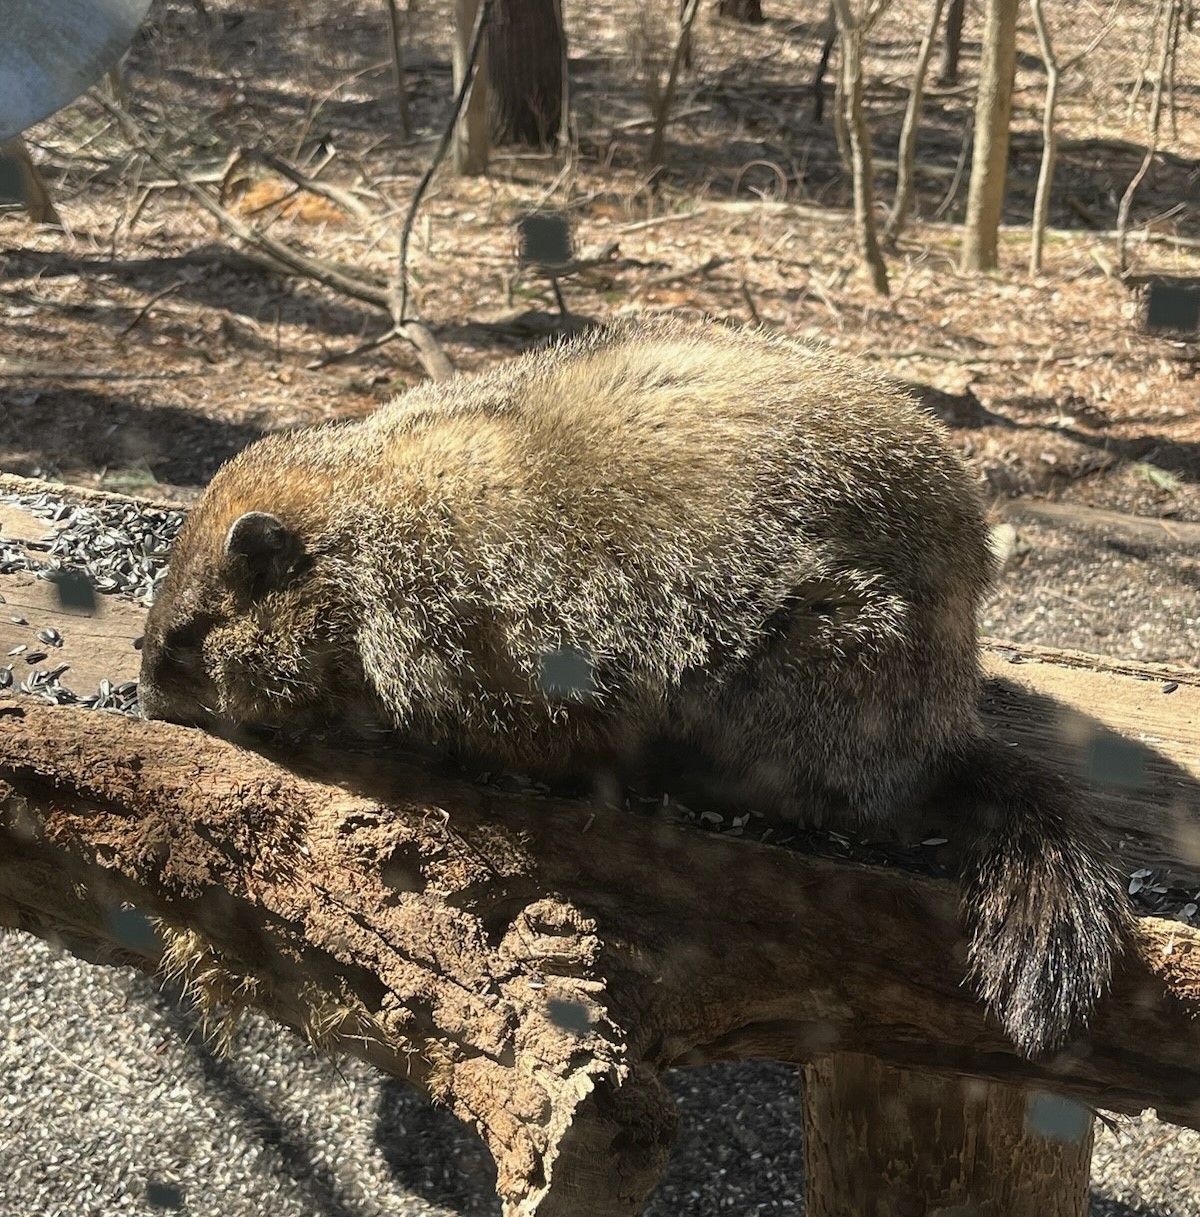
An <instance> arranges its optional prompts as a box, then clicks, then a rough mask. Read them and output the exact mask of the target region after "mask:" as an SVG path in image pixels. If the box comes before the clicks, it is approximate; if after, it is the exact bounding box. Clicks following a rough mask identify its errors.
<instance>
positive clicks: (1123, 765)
mask: <svg viewBox="0 0 1200 1217" xmlns="http://www.w3.org/2000/svg"><path fill="white" fill-rule="evenodd" d="M1012 657H1016V658H1019V659H1020V660H1021V662H1019V663H1012V662H1011V661H1010V660H1011V658H1012ZM984 667H985V671H986V672H987V675H988V677H989V683H988V686H987V695H986V702H985V705H986V711H987V717H988V719H989V721H990V722H991V723H992V724H993V725H994V726H995V728H996V729H997V730H998V731H999V732H1000V733H1001V734H1002V735H1003V736H1004V738H1005V739H1007V740H1009V741H1010V742H1011V743H1012V744H1013V745H1014V746H1016V747H1018V748H1025V749H1028V750H1029V751H1030V752H1032V753H1036V754H1038V755H1040V756H1042V757H1043V758H1045V759H1048V760H1051V761H1054V762H1056V763H1060V764H1062V765H1063V766H1064V768H1065V769H1066V770H1067V771H1068V772H1070V773H1071V774H1073V775H1074V776H1075V778H1076V779H1078V780H1079V781H1081V782H1084V783H1086V784H1087V786H1088V787H1089V789H1090V791H1091V792H1092V793H1093V795H1094V798H1095V807H1096V813H1097V816H1098V818H1099V819H1100V821H1101V823H1102V824H1103V825H1104V827H1105V829H1106V830H1107V831H1108V832H1109V833H1110V834H1111V836H1112V837H1113V838H1114V841H1115V843H1116V846H1117V848H1118V849H1119V850H1120V852H1121V856H1122V858H1123V859H1124V860H1125V861H1126V863H1127V864H1128V865H1129V869H1130V870H1132V869H1134V868H1135V867H1136V866H1150V867H1162V868H1164V869H1167V870H1170V871H1172V872H1174V873H1175V874H1177V875H1179V876H1181V877H1194V878H1196V880H1197V883H1198V885H1200V672H1197V671H1195V670H1194V669H1186V668H1169V667H1165V666H1163V665H1159V664H1133V663H1117V662H1113V661H1109V660H1105V659H1102V658H1100V657H1097V656H1084V655H1080V654H1079V653H1077V652H1070V651H1052V650H1046V649H1038V648H1030V647H1009V648H1005V649H1004V650H1002V651H997V650H989V651H988V652H986V653H985V656H984ZM1166 690H1171V691H1170V692H1167V691H1166Z"/></svg>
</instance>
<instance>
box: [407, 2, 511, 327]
mask: <svg viewBox="0 0 1200 1217" xmlns="http://www.w3.org/2000/svg"><path fill="white" fill-rule="evenodd" d="M491 11H492V0H483V3H482V4H480V6H479V12H478V13H476V15H475V28H474V29H473V30H472V31H471V45H470V48H469V49H468V51H467V62H466V67H465V70H464V71H463V78H462V81H461V83H460V84H459V86H458V93H457V94H456V95H455V97H454V107H453V109H452V110H451V112H450V117H449V119H448V120H447V122H446V126H445V128H444V129H443V131H442V137H441V139H440V140H438V146H437V149H436V151H435V152H434V154H433V159H432V160H431V161H430V162H429V166H428V168H426V170H425V172H424V173H423V174H422V175H421V180H420V181H419V182H418V183H417V188H416V190H415V191H414V192H413V196H412V201H411V202H410V203H409V205H408V212H407V214H406V215H405V217H404V227H403V228H402V229H401V230H400V259H399V262H398V264H397V268H396V283H395V286H394V288H393V291H392V295H391V298H390V300H389V303H388V307H389V309H390V311H391V314H392V323H393V324H394V325H395V326H396V328H397V329H402V328H403V327H404V325H405V323H406V321H407V318H408V242H409V238H410V237H411V236H412V228H413V222H414V221H415V220H416V218H417V210H418V208H419V207H420V206H421V200H422V199H423V198H424V197H425V192H426V191H427V190H428V189H429V183H430V182H431V181H433V175H434V174H435V173H436V172H437V168H438V166H439V165H440V164H441V163H442V161H443V160H444V159H445V156H446V152H447V151H448V150H449V148H450V143H451V141H452V140H453V139H454V129H455V127H457V126H458V119H459V115H461V114H462V110H463V106H464V105H465V104H466V101H467V95H468V94H469V93H470V91H471V82H472V81H473V80H474V79H475V69H476V66H477V64H478V62H479V49H480V47H482V46H483V34H484V31H485V30H486V29H487V23H488V18H489V16H490V15H491Z"/></svg>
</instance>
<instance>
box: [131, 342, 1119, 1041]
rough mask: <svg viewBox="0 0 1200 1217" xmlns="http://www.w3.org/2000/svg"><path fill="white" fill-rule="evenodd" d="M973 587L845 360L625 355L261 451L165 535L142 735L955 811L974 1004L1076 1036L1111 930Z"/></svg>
mask: <svg viewBox="0 0 1200 1217" xmlns="http://www.w3.org/2000/svg"><path fill="white" fill-rule="evenodd" d="M991 573H992V559H991V555H990V550H989V545H988V534H987V529H986V526H985V522H984V513H983V508H982V504H981V501H980V497H979V494H978V492H977V490H976V487H975V484H974V481H973V479H972V477H971V475H970V473H969V472H968V471H967V469H966V468H965V466H964V464H963V463H962V461H961V460H960V459H959V457H958V456H957V455H956V453H955V452H954V451H953V450H952V449H951V448H950V446H949V445H948V443H947V441H946V438H945V436H944V434H943V432H942V429H941V427H940V425H939V424H938V423H936V422H935V421H934V420H933V419H932V418H930V417H928V416H927V415H926V414H924V413H923V412H922V411H921V410H920V409H919V408H917V407H916V406H915V405H914V404H913V403H912V402H911V401H909V400H908V399H907V398H906V397H905V396H904V395H903V394H902V393H901V392H899V391H898V390H897V389H896V388H895V387H894V386H892V385H890V384H889V383H888V382H886V381H884V380H883V379H881V378H880V377H878V376H876V375H874V374H873V373H872V372H870V371H869V370H867V369H865V368H863V367H862V366H860V365H859V364H857V363H856V362H853V361H851V360H848V359H846V358H843V357H840V356H837V355H834V354H831V353H830V352H828V351H823V350H815V349H809V348H807V347H804V346H802V345H798V344H797V343H794V342H791V341H788V340H784V339H781V338H778V337H770V336H767V335H765V334H763V333H761V332H747V331H740V332H739V331H734V330H729V329H725V328H723V327H720V326H709V327H704V328H699V327H697V328H692V327H685V326H682V325H678V324H669V323H667V324H662V323H660V324H626V325H621V326H617V327H615V328H613V329H610V330H608V331H605V332H601V333H598V334H595V335H592V336H589V337H586V338H583V339H580V340H575V341H571V342H568V343H565V344H563V345H562V346H559V347H556V348H553V349H550V350H546V351H543V352H540V353H534V354H529V355H525V356H523V357H521V358H518V359H516V360H514V361H513V362H511V363H509V364H507V365H506V366H503V367H499V368H496V369H493V370H491V371H489V372H487V373H485V374H483V375H480V376H475V377H463V378H461V379H456V380H451V381H448V382H442V383H436V384H425V385H422V386H420V387H419V388H416V389H414V390H412V391H411V392H409V393H406V394H405V395H403V396H402V397H400V398H398V399H397V400H395V401H394V402H392V403H391V404H390V405H388V406H386V407H384V408H383V409H381V410H379V411H378V412H377V413H376V414H374V415H373V416H371V417H369V418H367V419H364V420H362V421H359V422H354V423H350V424H345V425H330V426H325V427H320V428H317V429H314V430H309V431H301V432H297V433H292V434H286V435H278V436H272V437H269V438H267V439H264V440H262V441H260V442H258V443H256V444H254V445H253V446H251V447H249V448H247V449H246V450H245V451H244V452H242V453H241V454H240V455H239V456H237V457H235V458H234V459H233V460H232V461H230V462H229V463H228V464H227V465H226V466H225V467H224V468H222V469H221V470H220V471H219V472H218V473H217V475H216V477H215V478H214V479H213V481H212V484H211V485H210V486H209V487H208V489H207V491H206V492H205V494H204V496H203V497H202V498H201V500H200V501H199V503H198V504H197V505H196V507H195V508H194V509H193V510H192V511H191V513H190V514H189V516H188V519H187V522H186V524H185V526H184V528H183V530H182V532H181V534H180V536H179V539H178V541H177V543H176V545H175V548H174V551H173V555H172V558H171V564H170V570H169V572H168V575H167V578H166V580H165V581H164V583H163V586H162V589H161V591H160V593H159V595H158V597H157V599H156V601H155V603H154V606H153V608H152V610H151V613H150V618H149V621H148V624H147V628H146V634H145V643H144V650H143V659H142V669H141V684H140V699H141V705H142V708H143V712H144V713H145V714H146V715H147V716H149V717H154V718H168V719H172V720H175V721H178V722H184V723H192V724H197V725H202V726H206V727H208V728H210V729H213V730H219V731H222V730H223V731H228V730H230V729H233V728H238V727H244V726H266V727H270V726H278V725H290V726H292V727H295V726H297V725H300V726H304V725H308V726H310V727H314V728H315V727H322V728H325V727H328V726H330V725H334V724H346V723H359V722H363V721H366V722H370V721H380V722H382V723H384V724H387V726H388V727H389V728H392V729H395V730H396V731H398V732H402V733H403V734H405V735H406V736H408V737H409V738H412V739H416V740H421V741H425V742H428V743H429V744H432V745H439V746H447V747H450V748H459V749H462V750H464V751H466V752H469V753H471V754H474V755H477V756H488V757H492V758H494V759H495V760H496V761H498V762H500V763H503V764H505V765H507V766H509V767H515V768H518V769H521V770H524V771H526V772H531V771H536V772H541V773H550V772H559V773H561V772H581V771H586V770H588V769H590V768H595V767H600V768H608V769H615V770H617V771H622V770H623V769H624V767H626V766H631V765H632V766H636V764H637V763H638V760H639V757H644V756H645V755H646V754H647V752H648V751H649V750H652V749H653V748H657V747H663V746H678V747H680V748H683V749H686V750H688V754H689V755H693V756H703V757H704V758H705V761H706V764H707V765H708V766H709V767H710V770H711V773H712V774H713V778H714V781H717V782H719V783H721V784H722V787H723V790H724V793H725V795H726V796H727V797H728V798H730V799H734V800H738V801H740V802H741V803H742V804H743V805H744V806H745V807H747V808H757V809H758V810H760V811H762V812H764V813H767V814H770V815H772V816H776V817H780V818H786V819H789V820H797V821H804V822H806V823H843V824H845V823H850V824H854V825H858V826H868V825H874V826H880V825H882V824H884V823H886V822H889V821H891V822H894V821H895V820H896V818H897V817H899V816H901V815H902V814H904V813H906V812H907V811H908V810H910V809H911V808H912V807H913V806H914V805H919V804H920V803H921V802H922V801H923V800H927V799H930V798H937V799H938V800H941V801H942V805H943V806H946V805H951V806H954V807H955V808H956V809H959V810H958V814H959V815H960V817H961V823H962V833H961V835H962V837H963V838H964V840H966V841H967V842H968V845H967V849H966V852H967V858H966V861H965V864H964V912H965V915H966V918H967V921H968V925H969V929H970V931H971V948H970V950H971V956H970V957H971V964H972V970H973V974H974V976H975V978H976V980H977V983H978V986H979V989H980V992H981V994H982V996H983V998H984V999H985V1000H986V1001H987V1002H988V1003H989V1005H990V1006H991V1007H992V1008H993V1009H994V1011H995V1012H996V1014H997V1015H998V1017H999V1019H1000V1021H1001V1023H1002V1024H1003V1026H1004V1028H1005V1029H1006V1031H1007V1033H1008V1035H1009V1036H1010V1037H1011V1038H1012V1040H1013V1041H1014V1042H1015V1043H1016V1044H1017V1045H1018V1047H1019V1048H1020V1049H1022V1050H1023V1051H1025V1052H1026V1053H1029V1054H1035V1053H1038V1052H1041V1051H1044V1050H1046V1049H1050V1048H1054V1047H1057V1046H1059V1045H1061V1044H1062V1043H1063V1042H1064V1041H1065V1040H1066V1039H1067V1038H1068V1037H1069V1036H1070V1035H1071V1034H1072V1033H1073V1032H1075V1031H1077V1030H1078V1029H1079V1027H1080V1026H1081V1025H1082V1024H1083V1023H1084V1022H1085V1021H1086V1019H1087V1017H1088V1015H1089V1013H1090V1012H1091V1010H1092V1007H1093V1006H1094V1004H1095V1002H1096V1001H1097V999H1098V998H1099V996H1100V995H1101V993H1102V992H1103V990H1104V988H1105V986H1106V984H1107V981H1108V978H1109V975H1110V972H1111V969H1112V966H1113V963H1114V959H1115V957H1116V955H1117V953H1118V952H1119V950H1120V949H1121V947H1122V943H1123V940H1124V937H1125V933H1126V928H1127V920H1128V917H1129V913H1128V904H1127V899H1126V896H1125V893H1124V890H1123V887H1122V885H1121V884H1120V882H1119V881H1118V879H1117V877H1116V875H1115V872H1114V870H1113V868H1112V867H1111V866H1110V865H1109V863H1108V862H1107V861H1106V860H1105V858H1104V854H1103V851H1102V849H1101V847H1100V846H1099V844H1098V842H1097V839H1096V836H1095V833H1094V830H1093V829H1092V827H1091V825H1090V822H1089V819H1088V817H1087V816H1086V815H1085V814H1084V813H1083V811H1082V810H1081V809H1080V807H1079V804H1078V800H1077V799H1076V797H1075V796H1074V795H1073V794H1072V792H1071V791H1070V789H1069V788H1068V786H1067V785H1066V784H1065V783H1064V782H1062V781H1061V780H1060V779H1059V778H1058V776H1057V775H1055V774H1052V773H1050V772H1048V771H1046V770H1045V769H1043V768H1041V767H1039V766H1037V765H1035V764H1034V763H1032V762H1031V761H1030V759H1029V758H1028V757H1026V756H1023V755H1019V754H1014V752H1013V750H1011V749H1010V748H1008V747H1006V746H1005V745H1003V744H1002V743H1000V742H999V741H997V740H995V739H992V738H989V737H988V736H987V735H986V734H985V732H984V730H983V728H982V726H981V722H980V718H979V713H978V699H979V692H980V669H979V657H978V645H977V636H976V611H977V608H978V605H979V601H980V598H981V596H982V595H983V593H984V591H985V589H986V588H987V585H988V581H989V578H990V576H991Z"/></svg>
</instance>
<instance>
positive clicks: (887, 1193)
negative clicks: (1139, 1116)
mask: <svg viewBox="0 0 1200 1217" xmlns="http://www.w3.org/2000/svg"><path fill="white" fill-rule="evenodd" d="M802 1076H803V1079H804V1146H805V1158H806V1165H805V1204H806V1209H805V1211H806V1213H807V1215H808V1217H848V1215H850V1214H867V1213H870V1214H871V1215H872V1217H1011V1215H1012V1214H1016V1213H1030V1214H1034V1213H1036V1214H1037V1215H1038V1217H1086V1215H1087V1208H1088V1181H1089V1175H1090V1164H1091V1157H1092V1117H1091V1113H1090V1112H1089V1111H1088V1109H1087V1108H1086V1107H1083V1106H1081V1105H1080V1104H1078V1103H1075V1102H1073V1101H1071V1100H1067V1099H1062V1098H1058V1097H1056V1096H1051V1095H1048V1094H1045V1093H1044V1092H1041V1091H1036V1090H1026V1089H1024V1088H1022V1087H1020V1086H1009V1085H1005V1084H1003V1083H1000V1082H983V1081H979V1080H974V1079H970V1078H943V1077H937V1076H933V1075H930V1074H924V1073H916V1072H913V1071H911V1070H907V1069H896V1068H893V1067H892V1066H890V1065H885V1064H884V1063H883V1062H882V1061H879V1060H876V1059H875V1058H874V1057H869V1056H863V1055H861V1054H859V1053H839V1054H837V1055H834V1056H828V1057H822V1058H821V1059H819V1060H817V1061H814V1062H812V1063H810V1064H807V1065H804V1066H803V1070H802Z"/></svg>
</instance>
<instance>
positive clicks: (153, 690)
mask: <svg viewBox="0 0 1200 1217" xmlns="http://www.w3.org/2000/svg"><path fill="white" fill-rule="evenodd" d="M137 707H138V714H139V715H140V716H141V717H142V718H163V717H164V714H163V710H164V706H163V697H162V694H161V693H160V692H159V691H158V688H157V687H156V686H155V684H154V682H153V681H151V680H147V679H146V676H145V674H144V673H143V674H142V676H141V677H140V678H139V680H138V689H137Z"/></svg>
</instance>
